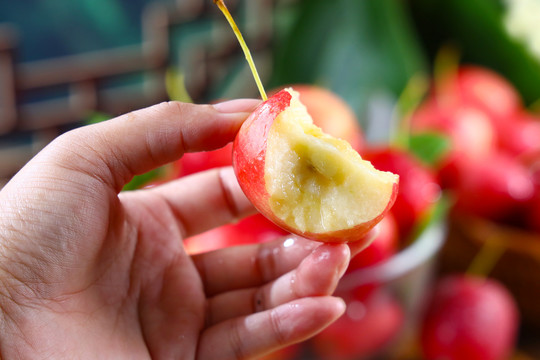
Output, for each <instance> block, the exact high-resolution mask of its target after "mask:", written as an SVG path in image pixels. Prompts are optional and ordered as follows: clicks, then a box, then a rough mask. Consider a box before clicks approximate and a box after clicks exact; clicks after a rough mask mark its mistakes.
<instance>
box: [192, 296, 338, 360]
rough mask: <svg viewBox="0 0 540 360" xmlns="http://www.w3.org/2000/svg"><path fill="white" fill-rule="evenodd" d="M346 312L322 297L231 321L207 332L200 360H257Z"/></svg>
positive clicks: (200, 352) (201, 344) (335, 300)
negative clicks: (254, 359) (256, 359)
mask: <svg viewBox="0 0 540 360" xmlns="http://www.w3.org/2000/svg"><path fill="white" fill-rule="evenodd" d="M344 311H345V304H344V302H343V300H341V299H339V298H334V297H330V296H321V297H310V298H303V299H299V300H295V301H292V302H289V303H287V304H283V305H280V306H278V307H276V308H273V309H271V310H266V311H263V312H259V313H255V314H252V315H249V316H246V317H239V318H235V319H231V320H228V321H225V322H222V323H219V324H217V325H214V326H212V327H210V328H208V329H207V330H205V331H204V332H203V334H202V336H201V339H200V343H199V353H198V359H215V360H219V359H252V358H257V357H259V356H262V355H264V354H266V353H269V352H272V351H276V350H278V349H280V348H282V347H285V346H288V345H292V344H294V343H298V342H300V341H303V340H306V339H308V338H310V337H312V336H314V335H315V334H317V333H318V332H320V331H321V330H323V329H324V328H325V327H326V326H328V325H329V324H331V323H332V322H333V321H335V320H336V319H337V318H338V317H339V316H341V315H342V314H343V313H344Z"/></svg>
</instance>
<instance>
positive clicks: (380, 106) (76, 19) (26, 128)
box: [0, 0, 540, 359]
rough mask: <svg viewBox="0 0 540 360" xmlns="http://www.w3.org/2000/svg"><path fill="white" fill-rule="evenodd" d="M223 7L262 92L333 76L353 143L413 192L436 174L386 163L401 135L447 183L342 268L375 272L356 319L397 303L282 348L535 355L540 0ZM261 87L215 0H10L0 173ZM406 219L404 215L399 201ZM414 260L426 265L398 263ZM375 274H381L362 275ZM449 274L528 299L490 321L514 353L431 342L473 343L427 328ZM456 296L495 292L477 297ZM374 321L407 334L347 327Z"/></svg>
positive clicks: (1, 77)
mask: <svg viewBox="0 0 540 360" xmlns="http://www.w3.org/2000/svg"><path fill="white" fill-rule="evenodd" d="M226 4H227V6H228V7H229V9H230V10H231V12H232V13H233V16H234V18H235V19H236V21H237V22H238V25H239V27H240V29H241V30H242V32H243V34H244V37H245V39H246V41H247V43H248V46H249V47H250V49H251V51H252V54H253V56H254V60H255V63H256V65H257V68H258V70H259V73H260V75H261V77H262V79H263V83H264V84H265V87H266V89H267V90H270V89H276V88H279V87H282V86H285V85H295V84H308V85H310V86H316V87H317V88H325V89H327V90H330V91H331V93H332V94H333V95H335V96H337V97H338V98H340V99H341V100H343V101H344V103H345V104H346V107H347V108H348V109H350V110H351V111H352V113H353V114H354V119H355V121H356V123H357V124H358V125H359V126H360V130H359V134H361V136H362V138H363V140H362V142H363V144H364V145H362V147H361V148H358V149H357V150H358V151H359V152H360V153H361V154H362V155H363V156H364V154H365V156H366V157H367V158H368V159H370V160H373V162H374V163H379V164H380V167H386V166H387V167H388V170H391V171H395V172H398V173H399V174H400V175H401V176H402V180H404V179H407V181H405V182H403V181H402V186H403V189H402V192H403V194H404V195H403V196H404V197H406V196H409V197H412V198H415V197H416V198H422V196H423V195H422V196H419V195H418V194H420V193H421V194H424V193H426V191H427V190H426V189H427V187H422V188H421V187H419V185H418V184H419V183H420V182H421V180H419V179H421V178H422V176H424V175H418V173H415V175H411V174H412V171H409V168H408V167H407V166H408V165H407V166H405V165H396V164H398V163H399V164H403V163H404V160H399V161H398V160H388V159H390V157H392V156H396V155H394V150H396V149H397V150H399V152H405V153H407V154H410V155H411V156H412V157H413V158H414V159H413V160H411V161H413V162H417V163H418V164H420V165H419V166H421V167H423V168H425V169H426V171H427V172H428V173H429V174H430V175H429V176H431V178H430V179H431V180H429V181H428V184H430V185H429V186H430V187H429V189H431V190H433V189H434V188H436V189H437V190H436V191H435V194H434V195H433V193H434V192H433V191H431V190H430V191H431V193H432V195H430V196H431V198H430V200H428V201H427V202H429V203H430V204H429V205H430V206H428V207H429V209H428V210H422V211H419V212H422V214H420V215H419V216H418V218H414V219H408V220H407V221H409V222H410V223H409V224H408V228H407V229H406V230H403V229H402V227H400V225H396V226H397V227H398V228H399V231H397V232H396V234H397V235H394V236H395V237H396V238H397V240H396V244H397V245H393V246H394V249H393V250H392V251H391V252H389V253H388V254H389V255H387V256H381V257H380V259H377V261H372V262H369V261H368V262H369V264H367V265H366V264H364V265H358V269H351V271H350V273H351V274H352V275H351V277H350V278H348V280H347V281H345V282H344V285H343V289H344V291H349V290H351V289H352V288H354V287H356V286H360V285H361V286H360V287H362V290H361V291H357V293H362V296H361V300H358V299H357V300H358V301H356V302H354V304H363V305H362V309H363V310H362V311H361V312H360V313H361V314H362V315H359V313H358V311H357V312H356V313H354V312H352V313H349V317H350V319H349V320H351V319H352V320H354V319H355V318H356V319H360V318H363V319H364V320H366V315H365V314H368V313H369V311H371V310H369V309H370V306H372V307H373V308H374V309H378V308H381V307H383V308H385V309H386V310H384V312H381V313H383V317H380V318H377V317H374V318H367V320H366V321H367V322H366V323H364V324H360V325H359V324H350V323H345V324H344V325H340V326H341V329H345V330H333V331H335V333H334V335H332V334H331V333H330V332H328V333H327V336H322V337H321V339H322V340H319V341H318V343H319V344H318V345H317V344H315V345H313V344H311V345H306V346H305V347H301V348H295V349H294V351H293V350H291V351H290V352H289V353H287V354H286V353H281V354H280V355H277V357H275V358H276V359H286V358H287V356H288V357H289V358H291V359H292V358H313V359H317V358H325V359H363V358H383V359H398V358H403V359H422V358H426V359H431V358H433V359H435V358H445V359H453V358H457V359H499V358H513V359H540V340H539V339H540V301H539V300H538V299H539V298H540V215H537V214H540V205H537V204H539V203H540V200H539V199H540V195H538V194H537V193H540V192H539V191H538V189H540V115H539V114H540V112H539V111H540V102H539V99H540V1H539V0H452V1H445V0H408V1H406V0H378V1H373V0H372V1H369V0H333V1H328V0H251V1H248V0H227V1H226ZM258 96H259V94H258V91H257V88H256V86H255V83H254V81H253V78H252V76H251V74H250V72H249V68H248V65H247V63H246V61H245V58H244V55H243V54H242V53H241V50H240V47H239V45H238V43H237V41H236V38H235V37H234V34H233V32H232V31H231V29H230V28H229V25H228V24H227V23H226V21H225V18H224V17H223V15H222V14H221V13H220V12H219V10H218V9H217V7H216V6H215V5H214V4H213V2H212V1H211V0H79V1H69V0H48V1H39V0H22V1H2V2H0V187H1V185H2V184H3V183H5V181H7V180H8V179H9V178H10V176H12V175H13V174H14V173H16V172H17V170H18V169H19V168H20V167H21V166H22V165H23V164H24V163H26V162H27V161H28V160H29V159H30V158H31V157H32V156H33V155H34V154H35V153H36V152H37V151H39V150H40V149H41V148H43V146H45V145H46V144H47V143H48V142H50V141H51V140H52V139H54V138H55V137H56V136H58V135H59V134H61V133H62V132H65V131H67V130H69V129H72V128H74V127H78V126H81V125H84V124H87V123H89V122H95V121H102V120H106V119H108V118H110V117H113V116H115V115H118V114H121V113H124V112H127V111H130V110H134V109H137V108H141V107H144V106H148V105H150V104H154V103H157V102H160V101H165V100H169V99H175V100H182V101H193V102H195V103H207V102H213V101H218V100H221V99H230V98H238V97H258ZM306 96H307V95H306ZM324 99H325V98H322V97H321V98H320V102H322V103H325V101H326V100H324ZM463 114H465V115H463ZM312 115H313V114H312ZM478 118H481V119H480V120H478ZM471 119H472V120H471ZM483 119H486V121H484V120H483ZM335 121H339V120H335ZM355 131H356V130H355ZM381 148H382V150H381ZM397 150H396V152H398V151H397ZM382 153H384V154H382ZM390 153H391V154H390ZM488 153H489V154H488ZM478 154H479V155H478ZM461 158H467V161H460V159H461ZM469 158H470V159H469ZM392 159H393V158H392ZM400 159H401V158H400ZM456 159H457V160H456ZM198 161H203V160H198ZM407 161H409V160H407ZM486 164H488V165H489V164H491V165H492V166H491V167H489V166H487V165H486ZM184 166H186V165H184ZM404 168H406V169H407V170H403V169H404ZM515 168H517V169H515ZM177 170H178V169H177ZM401 171H403V173H401ZM180 172H181V170H180ZM514 173H517V174H518V175H516V176H515V177H511V175H508V174H514ZM168 174H169V176H170V172H168ZM407 174H409V175H407ZM175 176H177V175H175ZM409 179H410V180H409ZM409 182H410V183H412V185H410V186H409V185H404V184H406V183H409ZM141 184H142V183H138V185H137V186H141ZM408 188H410V189H412V190H407V189H408ZM407 191H410V192H412V195H408V194H407ZM402 201H403V203H405V204H406V205H403V207H401V209H402V210H401V212H402V213H407V214H410V213H412V212H414V211H416V210H414V209H415V208H414V206H416V205H414V204H410V203H409V202H413V200H407V199H406V198H404V199H403V200H402ZM407 201H409V202H407ZM419 206H420V205H419ZM403 209H404V210H403ZM393 216H395V217H396V218H398V219H397V222H398V223H400V224H401V223H402V222H403V221H405V220H402V218H401V217H400V216H403V215H402V214H401V215H400V214H399V213H398V210H396V212H395V213H394V214H393ZM411 223H412V225H411ZM434 228H435V229H438V230H437V231H431V232H430V231H428V230H433V229H434ZM411 229H412V230H411ZM430 237H432V239H430ZM426 239H427V240H426ZM421 240H423V241H421ZM417 244H423V245H421V246H419V245H417ZM426 244H427V245H426ZM228 245H230V244H228ZM414 245H416V247H414ZM411 248H413V250H414V251H409V250H410V249H411ZM406 251H407V252H406ZM404 252H405V255H403V253H404ZM416 252H418V253H416ZM396 258H397V260H399V261H394V262H393V263H392V261H393V260H395V259H396ZM403 261H406V262H409V264H417V266H416V267H414V269H413V268H412V267H411V266H409V267H407V266H405V267H406V269H403V267H404V265H403ZM388 264H390V265H388ZM428 265H429V266H428ZM377 266H378V267H377ZM385 266H386V267H385ZM371 267H374V269H375V270H373V271H371V270H370V269H371ZM365 270H369V271H368V272H367V273H366V272H364V273H362V272H361V271H365ZM413 270H414V271H413ZM355 271H359V273H355ZM370 271H371V272H370ZM400 271H401V272H402V273H399V272H400ZM375 272H384V274H385V275H384V276H383V275H380V274H379V275H375V276H374V277H373V279H375V280H373V281H371V282H369V284H367V281H365V279H366V278H368V277H370V276H372V275H373V273H375ZM396 272H397V273H399V274H398V275H388V274H389V273H392V274H395V273H396ZM370 274H371V275H370ZM450 274H454V275H455V274H458V275H459V276H461V277H464V278H466V277H467V276H473V275H474V276H476V277H479V278H482V279H488V280H490V281H491V280H493V281H494V282H496V284H497V286H499V285H500V286H501V287H502V289H503V292H504V294H505V296H506V294H509V296H510V300H509V301H508V302H509V303H510V305H501V306H502V309H503V310H500V309H499V310H497V311H499V312H505V311H507V310H504V309H507V308H511V307H512V306H514V305H515V307H516V309H517V313H518V314H519V315H518V316H517V320H516V319H514V317H513V315H512V316H510V315H509V317H508V319H509V320H507V322H508V323H510V325H508V327H509V329H510V330H508V331H507V332H506V333H504V334H502V335H500V334H499V335H497V334H492V335H491V336H492V339H499V340H497V341H495V340H492V342H499V343H501V344H503V343H506V340H505V339H506V338H508V341H507V342H508V344H510V345H508V346H509V347H510V350H507V351H506V350H505V349H502V350H493V351H491V350H489V349H484V350H479V351H480V353H481V354H483V355H481V356H480V355H478V353H475V354H476V355H463V354H462V355H456V356H457V357H451V356H450V355H447V357H441V356H443V355H441V354H442V353H437V351H439V350H437V349H435V350H433V348H437V346H439V348H442V347H444V346H443V345H444V344H445V343H450V344H451V342H452V341H456V342H457V341H461V340H459V339H458V340H452V339H451V338H452V336H449V335H448V334H446V335H444V336H442V335H441V337H442V338H439V339H433V338H430V337H429V336H427V335H425V334H423V331H424V332H425V331H429V332H432V333H436V332H437V331H436V330H433V329H431V328H429V329H431V330H422V329H424V328H427V326H428V325H426V324H427V323H430V322H429V321H428V320H425V319H426V318H429V315H426V314H427V313H429V311H428V310H427V309H430V304H429V302H430V301H431V300H430V299H431V296H433V297H435V296H436V295H433V294H432V293H436V291H435V289H436V288H437V286H438V285H439V283H440V282H442V280H444V279H447V278H448V276H450ZM362 279H364V280H362ZM357 282H361V283H362V284H358V283H357ZM398 282H399V283H400V284H399V285H396V286H395V285H391V284H390V283H398ZM374 283H377V284H378V286H379V285H380V287H386V283H389V284H390V285H388V287H389V288H391V289H392V290H391V291H389V293H391V294H396V293H397V295H396V296H397V297H398V298H399V299H398V300H397V301H396V302H395V303H394V302H393V300H390V298H389V297H388V295H380V294H377V296H371V295H370V296H367V295H366V291H367V290H366V289H365V288H366V285H369V286H368V287H369V291H367V292H369V293H370V294H371V293H372V292H375V293H378V291H374V290H373V287H374ZM396 289H397V290H396ZM456 291H457V290H456ZM481 291H483V290H481ZM411 293H412V294H413V295H414V296H411ZM404 294H405V295H404ZM357 295H358V294H356V295H355V296H357ZM392 296H394V295H392ZM368 298H369V300H368ZM371 298H377V299H382V300H380V301H379V300H377V302H376V301H375V300H372V299H371ZM461 298H470V299H471V300H470V303H471V304H477V303H478V304H483V303H481V300H478V299H479V298H481V296H480V295H479V297H476V295H471V294H470V293H468V295H463V296H462V297H461ZM467 301H469V300H467ZM475 301H476V302H475ZM490 301H491V300H490ZM410 302H413V303H414V306H413V307H410ZM442 302H443V301H442V300H441V303H442ZM492 302H497V300H493V301H492ZM492 302H490V303H492ZM381 304H383V305H381ZM389 304H390V305H389ZM396 304H397V305H396ZM468 305H469V304H468V303H466V304H465V305H463V306H464V307H465V308H467V306H468ZM396 306H403V308H401V310H396V309H398V308H397V307H396ZM449 306H451V305H449ZM460 306H461V305H460ZM475 306H476V305H475ZM350 308H353V306H350ZM471 308H474V306H473V305H471ZM356 309H358V307H356ZM388 309H390V310H388ZM403 310H404V311H403ZM376 311H377V310H373V312H374V313H375V312H376ZM439 311H442V310H439ZM445 311H446V310H445ZM449 311H450V310H449ZM470 311H473V310H470ZM512 311H513V310H512ZM512 311H511V310H508V312H509V313H511V312H512ZM351 314H352V315H351ZM355 314H356V315H355ZM413 314H414V319H408V318H409V317H412V316H413ZM456 316H457V315H456ZM486 316H488V317H489V316H491V315H486ZM402 317H403V318H405V319H406V320H411V321H410V323H411V324H409V322H408V321H401V318H402ZM457 317H459V316H457ZM457 317H454V319H456V318H457ZM437 319H438V318H437ZM438 321H442V320H434V322H435V323H437V322H438ZM471 321H473V320H471ZM505 321H506V320H504V319H502V320H500V322H498V321H495V325H493V324H491V325H489V323H485V324H483V323H478V324H473V325H474V326H472V325H471V327H477V330H476V331H477V332H483V331H484V330H486V329H487V328H489V327H498V326H499V325H500V327H502V328H504V327H505V326H506V325H504V323H505ZM378 323H384V324H392V323H394V324H395V328H396V329H398V328H399V331H398V330H396V329H394V330H395V331H393V330H392V329H390V328H388V329H382V330H381V331H385V335H384V336H383V337H382V338H381V339H378V340H373V343H372V344H376V346H375V345H374V346H372V347H370V346H367V345H366V346H364V347H360V348H355V347H354V346H353V345H351V344H348V343H347V342H346V341H345V340H343V338H345V337H346V336H344V335H343V333H344V332H345V333H347V332H348V333H352V334H356V336H357V337H353V338H351V340H350V342H352V343H357V342H358V341H359V340H358V339H359V338H361V337H362V334H363V333H364V331H369V329H373V328H377V326H376V325H374V324H378ZM404 323H407V324H408V326H407V327H406V329H405V326H404V325H403V324H404ZM514 323H516V324H517V325H516V330H515V331H514V330H512V324H514ZM430 324H431V323H430ZM501 324H502V325H501ZM409 325H410V326H409ZM469 325H470V324H469ZM357 326H358V327H357ZM389 326H390V325H389ZM433 326H435V327H436V326H437V324H435V325H433ZM456 326H457V325H456ZM478 328H480V329H482V330H478ZM404 329H405V330H404ZM343 331H344V332H343ZM372 331H373V332H376V330H372ZM485 332H486V333H489V331H485ZM404 334H405V335H404ZM498 336H500V338H499V337H498ZM470 337H474V335H470ZM398 338H399V339H398ZM336 339H341V341H344V342H343V343H340V342H339V341H338V340H336ZM501 339H502V340H501ZM463 341H465V342H467V341H470V342H475V341H476V340H474V341H472V340H470V339H468V340H467V339H465V340H463ZM316 342H317V341H315V343H316ZM433 343H437V346H431V345H433ZM477 343H481V341H480V340H478V341H477ZM320 344H323V345H320ZM448 346H450V345H448ZM463 346H464V348H466V346H465V345H463ZM474 346H476V347H477V348H478V347H482V346H484V345H474ZM485 346H487V347H489V345H485ZM348 347H350V351H349V352H346V351H345V352H343V351H342V352H340V351H339V350H338V349H344V348H348ZM456 347H457V345H456ZM426 348H429V349H431V350H429V349H428V350H426ZM321 349H322V350H321ZM329 349H330V350H329ZM390 349H391V350H390ZM477 350H478V349H477ZM441 351H442V350H441ZM464 351H465V350H464ZM482 351H483V352H482ZM490 351H491V352H490ZM497 351H498V352H497ZM433 354H435V355H433ZM437 354H438V355H437ZM497 354H499V355H497ZM500 354H503V355H500ZM437 356H438V357H437Z"/></svg>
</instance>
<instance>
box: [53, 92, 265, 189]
mask: <svg viewBox="0 0 540 360" xmlns="http://www.w3.org/2000/svg"><path fill="white" fill-rule="evenodd" d="M259 103H260V101H259V100H251V99H240V100H234V101H230V102H227V103H222V104H217V105H195V104H188V103H181V102H176V101H172V102H164V103H161V104H158V105H154V106H151V107H148V108H145V109H141V110H137V111H133V112H131V113H128V114H125V115H122V116H119V117H117V118H114V119H111V120H108V121H105V122H103V123H99V124H95V125H91V126H86V127H83V128H79V129H76V130H73V131H71V132H69V133H67V134H64V135H63V136H62V137H61V138H62V140H59V141H57V142H56V143H55V146H56V148H57V150H59V151H60V153H61V156H57V155H58V153H54V152H53V153H54V155H53V156H52V159H53V160H54V161H55V162H57V161H58V159H61V161H63V165H67V166H69V167H70V168H74V167H76V170H78V171H81V172H84V173H89V174H94V175H97V176H98V177H99V178H100V179H102V180H103V181H104V182H106V183H108V185H111V186H112V187H114V188H115V189H116V190H117V191H120V189H121V188H122V187H123V185H125V184H126V183H127V182H128V181H129V180H130V179H131V177H132V176H134V175H138V174H142V173H145V172H147V171H149V170H152V169H154V168H157V167H159V166H161V165H164V164H166V163H169V162H171V161H174V160H176V159H178V158H180V157H181V156H182V154H183V153H184V152H193V151H201V150H213V149H217V148H219V147H222V146H224V145H225V144H227V143H228V142H230V141H232V140H233V139H234V137H235V135H236V133H237V132H238V129H239V128H240V126H241V124H242V122H243V121H244V120H245V119H246V117H247V116H248V115H249V114H250V112H251V111H252V110H253V109H254V108H255V107H256V106H257V105H258V104H259ZM53 149H54V147H53ZM66 150H69V151H66ZM81 160H82V161H81Z"/></svg>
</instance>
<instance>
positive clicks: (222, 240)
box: [184, 214, 289, 254]
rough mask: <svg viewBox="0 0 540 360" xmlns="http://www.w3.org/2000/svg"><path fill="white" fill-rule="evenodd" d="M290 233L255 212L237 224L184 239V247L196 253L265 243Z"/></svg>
mask: <svg viewBox="0 0 540 360" xmlns="http://www.w3.org/2000/svg"><path fill="white" fill-rule="evenodd" d="M288 234H289V233H287V232H286V231H284V230H283V229H281V228H280V227H278V226H276V225H275V224H274V223H272V222H271V221H270V220H268V219H267V218H265V217H264V216H262V215H261V214H255V215H251V216H248V217H246V218H244V219H242V220H240V221H239V222H237V223H235V224H227V225H223V226H220V227H217V228H215V229H212V230H209V231H206V232H204V233H201V234H198V235H195V236H191V237H189V238H187V239H185V240H184V248H185V249H186V251H187V252H188V253H189V254H196V253H201V252H207V251H212V250H216V249H222V248H225V247H230V246H237V245H245V244H256V243H263V242H267V241H271V240H274V239H277V238H279V237H282V236H286V235H288Z"/></svg>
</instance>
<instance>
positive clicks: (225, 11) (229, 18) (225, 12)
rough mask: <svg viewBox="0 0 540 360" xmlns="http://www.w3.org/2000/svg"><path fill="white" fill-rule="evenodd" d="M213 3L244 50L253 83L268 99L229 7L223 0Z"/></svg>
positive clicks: (264, 97) (263, 97)
mask: <svg viewBox="0 0 540 360" xmlns="http://www.w3.org/2000/svg"><path fill="white" fill-rule="evenodd" d="M214 4H216V5H217V6H218V8H219V10H221V12H222V13H223V15H225V18H226V19H227V21H228V22H229V25H230V26H231V28H232V29H233V31H234V34H235V35H236V38H237V39H238V42H239V43H240V46H241V47H242V50H243V51H244V55H245V56H246V60H247V62H248V64H249V68H250V69H251V73H252V74H253V78H254V79H255V83H257V88H258V89H259V92H260V93H261V97H262V99H263V100H264V101H266V100H268V97H267V96H266V92H265V91H264V87H263V85H262V82H261V78H260V77H259V73H258V72H257V68H256V67H255V63H254V62H253V58H252V57H251V52H250V51H249V48H248V46H247V45H246V42H245V40H244V37H243V36H242V33H241V32H240V29H238V26H236V23H235V21H234V19H233V17H232V15H231V13H230V12H229V9H227V6H226V5H225V3H224V2H223V0H214Z"/></svg>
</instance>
